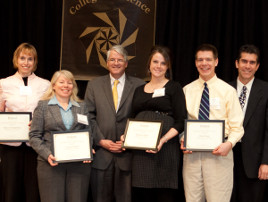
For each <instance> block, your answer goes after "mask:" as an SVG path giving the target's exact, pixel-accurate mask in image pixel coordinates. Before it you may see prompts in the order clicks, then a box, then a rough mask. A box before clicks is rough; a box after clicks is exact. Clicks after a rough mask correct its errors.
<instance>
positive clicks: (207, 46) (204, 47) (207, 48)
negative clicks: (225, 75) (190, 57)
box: [195, 43, 218, 59]
mask: <svg viewBox="0 0 268 202" xmlns="http://www.w3.org/2000/svg"><path fill="white" fill-rule="evenodd" d="M198 51H211V52H212V53H213V57H214V59H217V58H218V50H217V48H216V47H215V46H213V45H212V44H207V43H204V44H201V45H200V46H198V47H197V49H196V51H195V59H196V57H197V52H198Z"/></svg>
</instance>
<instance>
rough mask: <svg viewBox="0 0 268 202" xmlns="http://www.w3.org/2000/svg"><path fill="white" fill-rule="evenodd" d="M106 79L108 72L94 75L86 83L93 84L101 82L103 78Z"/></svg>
mask: <svg viewBox="0 0 268 202" xmlns="http://www.w3.org/2000/svg"><path fill="white" fill-rule="evenodd" d="M107 79H109V74H106V75H104V76H99V77H95V78H93V79H92V80H89V81H88V83H89V84H92V85H95V84H98V83H102V82H103V81H104V80H107Z"/></svg>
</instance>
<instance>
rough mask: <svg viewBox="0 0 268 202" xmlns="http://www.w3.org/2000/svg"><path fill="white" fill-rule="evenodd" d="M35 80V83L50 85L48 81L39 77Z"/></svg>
mask: <svg viewBox="0 0 268 202" xmlns="http://www.w3.org/2000/svg"><path fill="white" fill-rule="evenodd" d="M35 79H36V80H37V82H38V83H39V84H40V83H42V84H44V85H50V81H49V80H47V79H44V78H41V77H39V76H35Z"/></svg>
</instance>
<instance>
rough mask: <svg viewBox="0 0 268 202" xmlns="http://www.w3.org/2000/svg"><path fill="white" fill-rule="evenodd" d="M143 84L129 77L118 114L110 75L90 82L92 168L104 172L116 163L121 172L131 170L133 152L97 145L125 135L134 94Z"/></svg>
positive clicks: (88, 97)
mask: <svg viewBox="0 0 268 202" xmlns="http://www.w3.org/2000/svg"><path fill="white" fill-rule="evenodd" d="M142 84H144V81H143V80H141V79H138V78H135V77H131V76H127V75H126V80H125V86H124V89H123V93H122V98H121V101H120V105H119V108H118V111H117V113H116V111H115V109H114V103H113V95H112V89H111V81H110V76H109V74H108V75H105V76H102V77H98V78H96V79H94V80H93V81H90V82H88V86H87V90H86V93H85V102H86V103H87V104H88V107H89V113H90V115H91V118H92V123H93V130H94V144H95V151H96V154H95V155H94V161H93V163H92V167H93V168H97V169H101V170H105V169H107V168H108V166H109V165H110V163H111V162H112V160H114V162H115V163H117V165H118V166H119V168H120V169H121V170H125V171H127V170H131V153H130V151H125V152H122V153H119V154H114V153H111V152H109V151H108V150H106V149H104V148H102V147H101V146H99V145H98V143H99V141H100V140H102V139H108V140H112V141H114V142H115V141H118V140H120V136H121V135H123V134H124V130H125V127H126V122H127V118H129V117H131V111H132V110H131V105H132V97H133V94H134V91H135V89H136V87H138V86H140V85H142Z"/></svg>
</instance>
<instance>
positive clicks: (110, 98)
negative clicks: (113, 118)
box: [102, 74, 115, 112]
mask: <svg viewBox="0 0 268 202" xmlns="http://www.w3.org/2000/svg"><path fill="white" fill-rule="evenodd" d="M102 88H103V91H104V94H105V96H106V99H107V100H108V103H109V105H110V107H111V108H112V109H113V111H114V112H115V108H114V100H113V94H112V89H111V79H110V76H109V74H108V75H107V76H106V77H105V78H104V80H103V85H102ZM103 99H105V98H103Z"/></svg>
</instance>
